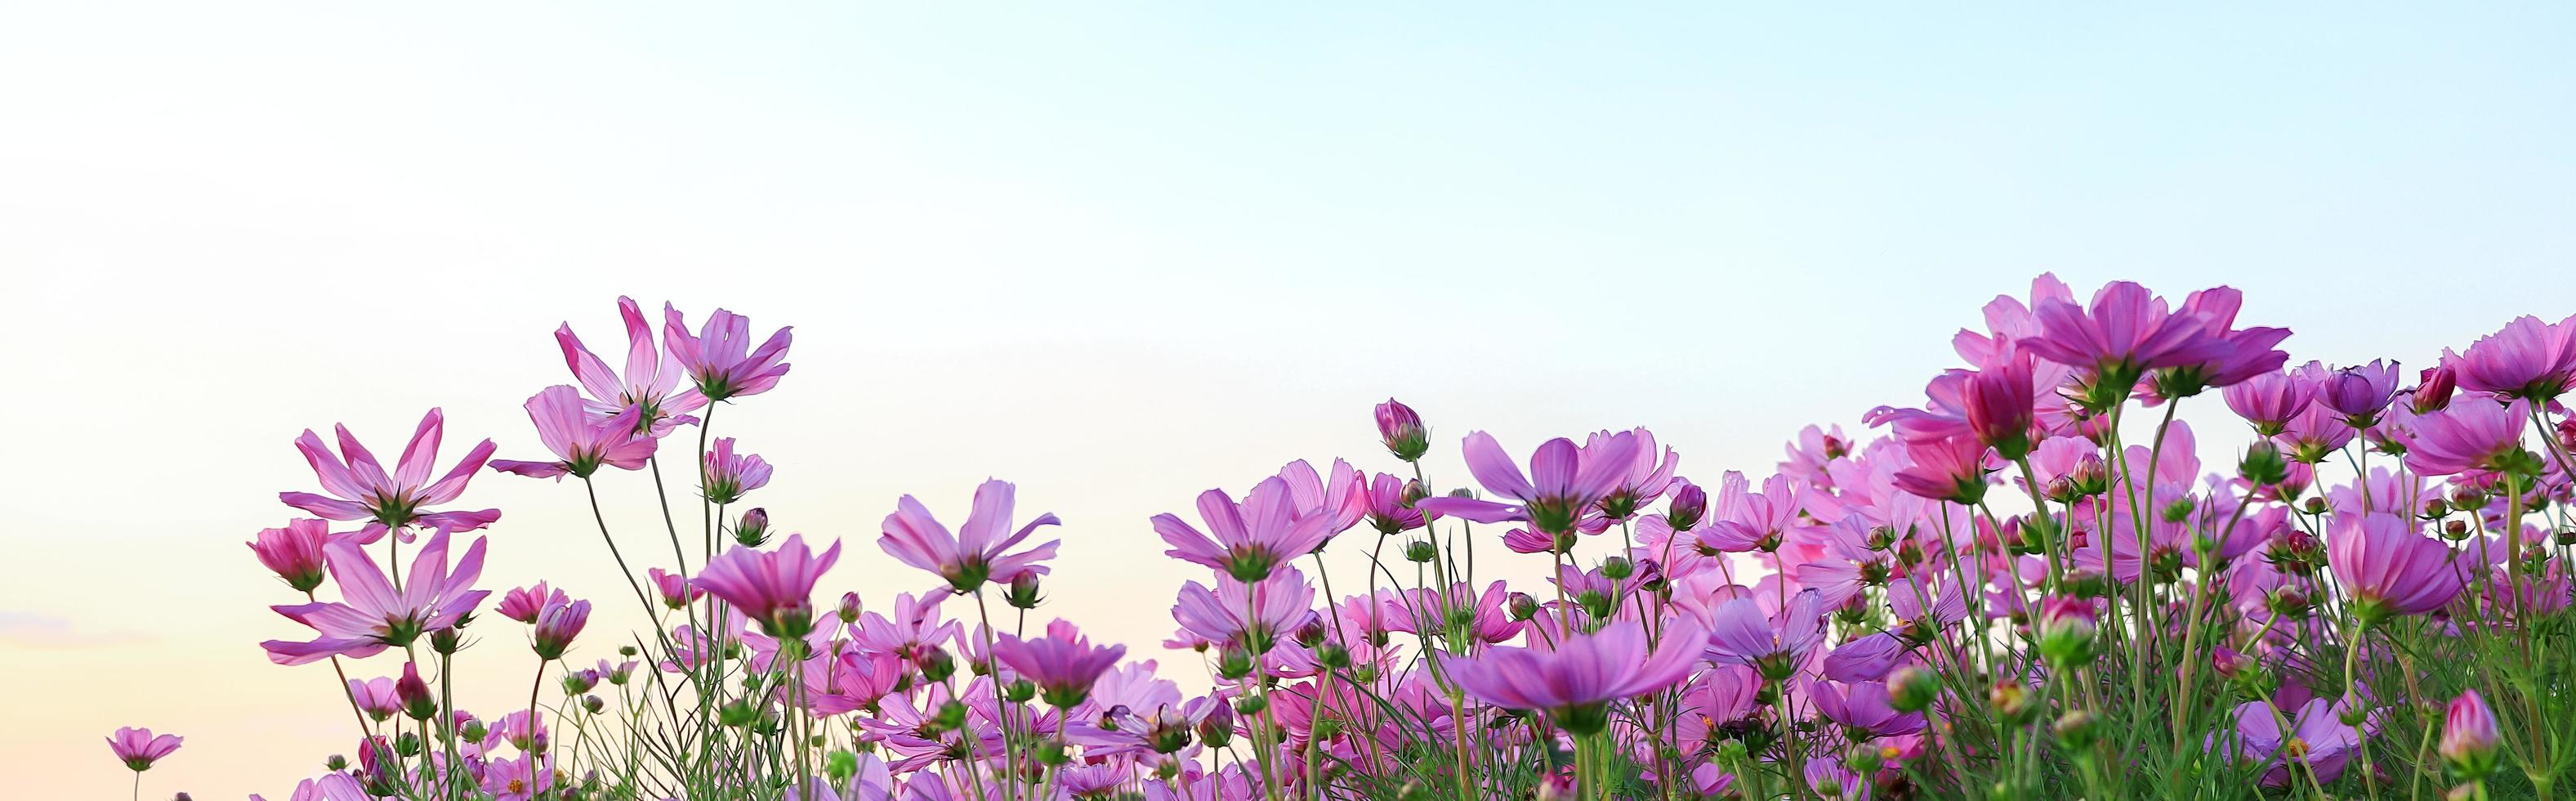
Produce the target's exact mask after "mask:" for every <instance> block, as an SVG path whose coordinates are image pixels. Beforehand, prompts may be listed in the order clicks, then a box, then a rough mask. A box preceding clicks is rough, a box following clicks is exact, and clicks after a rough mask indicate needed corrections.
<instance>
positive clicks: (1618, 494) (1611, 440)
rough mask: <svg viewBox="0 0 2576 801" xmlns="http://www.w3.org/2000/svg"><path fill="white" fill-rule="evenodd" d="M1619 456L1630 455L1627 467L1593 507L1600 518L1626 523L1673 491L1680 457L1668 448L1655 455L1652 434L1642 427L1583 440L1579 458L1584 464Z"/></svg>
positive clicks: (1600, 434) (1594, 435)
mask: <svg viewBox="0 0 2576 801" xmlns="http://www.w3.org/2000/svg"><path fill="white" fill-rule="evenodd" d="M1617 440H1627V442H1625V443H1621V442H1617ZM1618 453H1627V454H1630V456H1629V459H1630V461H1629V462H1628V468H1627V469H1626V470H1625V471H1623V472H1621V474H1620V475H1619V476H1618V478H1617V479H1616V480H1615V481H1613V482H1612V483H1611V486H1610V491H1609V492H1608V493H1606V494H1604V495H1602V496H1601V500H1600V501H1598V502H1596V503H1595V504H1594V506H1595V508H1596V510H1598V511H1599V512H1601V514H1602V516H1603V517H1606V518H1609V519H1611V520H1626V519H1628V518H1629V517H1630V516H1633V515H1635V514H1636V513H1637V510H1638V509H1640V508H1642V507H1644V506H1645V505H1647V504H1650V503H1653V502H1654V501H1655V499H1657V498H1661V497H1663V496H1664V491H1665V490H1668V489H1671V488H1672V486H1673V471H1674V470H1675V469H1677V468H1679V467H1680V466H1681V461H1682V458H1681V455H1680V454H1678V453H1675V452H1674V451H1673V449H1672V448H1671V447H1664V448H1662V451H1661V455H1660V456H1658V454H1657V448H1656V444H1655V432H1652V431H1648V430H1646V429H1643V428H1639V429H1635V430H1633V431H1617V432H1612V431H1601V432H1596V433H1594V434H1592V435H1591V436H1590V437H1587V438H1585V439H1584V442H1583V450H1582V458H1583V459H1584V460H1586V461H1589V460H1592V459H1605V460H1606V459H1608V458H1610V457H1611V456H1613V455H1615V454H1618Z"/></svg>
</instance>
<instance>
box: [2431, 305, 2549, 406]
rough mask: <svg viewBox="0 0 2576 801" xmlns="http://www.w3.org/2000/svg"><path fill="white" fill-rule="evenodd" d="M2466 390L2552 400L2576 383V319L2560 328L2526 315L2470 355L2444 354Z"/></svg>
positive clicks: (2472, 349)
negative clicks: (2571, 383) (2569, 385)
mask: <svg viewBox="0 0 2576 801" xmlns="http://www.w3.org/2000/svg"><path fill="white" fill-rule="evenodd" d="M2442 366H2443V367H2447V368H2450V370H2451V374H2452V376H2453V378H2454V379H2456V380H2457V381H2458V382H2459V386H2460V388H2461V389H2466V390H2468V391H2471V392H2484V393H2487V394H2490V395H2494V396H2496V397H2498V398H2519V399H2522V400H2530V401H2547V400H2549V399H2552V398H2556V397H2558V396H2559V395H2560V394H2562V393H2564V392H2566V391H2567V387H2568V384H2569V383H2570V382H2571V381H2576V317H2569V318H2567V319H2565V320H2560V321H2559V322H2558V324H2557V325H2550V324H2547V323H2543V322H2541V321H2540V318H2538V317H2532V316H2528V315H2525V316H2522V317H2516V318H2514V320H2513V322H2510V323H2506V324H2505V326H2504V330H2501V331H2497V332H2495V333H2493V334H2489V335H2487V336H2484V337H2480V338H2478V341H2477V342H2476V343H2473V344H2471V345H2469V349H2468V352H2466V353H2453V352H2451V350H2450V349H2449V348H2444V349H2442Z"/></svg>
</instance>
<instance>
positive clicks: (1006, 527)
mask: <svg viewBox="0 0 2576 801" xmlns="http://www.w3.org/2000/svg"><path fill="white" fill-rule="evenodd" d="M1016 493H1017V489H1016V488H1014V487H1013V486H1011V483H1010V482H1008V481H999V480H989V479H988V480H986V481H985V482H984V484H983V485H982V486H979V487H976V488H975V505H974V508H973V509H972V510H971V511H969V512H967V513H966V524H965V525H964V526H961V527H959V528H958V530H957V533H956V534H955V535H953V536H952V535H950V534H949V533H948V527H946V526H943V525H940V524H939V521H938V520H937V519H935V518H933V517H931V516H930V510H929V509H928V508H926V507H923V506H922V505H921V502H920V501H917V500H913V497H912V496H910V495H906V496H903V497H901V498H898V499H896V500H895V510H894V514H890V515H886V518H885V525H884V531H885V536H884V537H882V538H880V539H878V540H877V547H880V548H883V549H885V552H886V553H887V554H890V555H892V556H894V558H896V559H898V560H901V561H902V562H903V563H904V564H907V565H911V566H913V567H916V568H920V569H922V570H927V571H930V572H932V573H937V574H939V577H940V578H942V579H946V580H947V581H948V586H950V587H954V588H956V590H957V591H958V592H960V593H970V592H974V591H975V590H976V589H977V588H980V587H982V586H984V582H986V581H1003V582H1008V581H1013V580H1016V579H1018V578H1019V577H1020V576H1022V575H1045V574H1046V572H1047V567H1046V565H1043V564H1039V563H1040V562H1042V561H1044V560H1047V559H1053V558H1055V549H1056V545H1057V544H1058V543H1060V542H1062V541H1061V540H1048V541H1046V542H1044V543H1040V544H1039V545H1038V546H1037V547H1034V548H1030V549H1028V550H1025V551H1021V552H1019V553H1011V552H1010V550H1011V549H1012V548H1013V547H1016V546H1018V545H1019V544H1020V542H1021V541H1023V540H1026V539H1028V538H1029V535H1030V534H1033V533H1036V532H1037V530H1038V527H1039V526H1052V525H1056V524H1058V523H1059V522H1061V521H1058V520H1056V517H1055V514H1054V513H1053V512H1049V513H1046V514H1041V515H1038V516H1037V519H1034V520H1030V521H1029V524H1028V525H1025V526H1021V527H1020V528H1019V529H1018V530H1016V531H1014V530H1012V529H1011V510H1012V506H1013V505H1014V498H1015V497H1016Z"/></svg>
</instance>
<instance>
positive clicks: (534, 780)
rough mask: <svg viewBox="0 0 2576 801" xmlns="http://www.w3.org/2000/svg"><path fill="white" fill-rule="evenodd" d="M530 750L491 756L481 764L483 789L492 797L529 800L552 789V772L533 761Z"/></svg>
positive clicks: (495, 799) (503, 800)
mask: <svg viewBox="0 0 2576 801" xmlns="http://www.w3.org/2000/svg"><path fill="white" fill-rule="evenodd" d="M537 760H538V757H537V756H536V755H534V754H526V755H521V756H520V757H519V758H517V759H494V760H491V761H489V762H485V763H484V764H483V792H487V793H491V794H492V798H493V801H529V799H533V798H536V797H539V796H542V795H544V794H545V793H546V791H547V790H550V789H553V788H554V785H555V772H554V771H552V770H548V769H546V768H545V767H544V766H542V765H539V764H537Z"/></svg>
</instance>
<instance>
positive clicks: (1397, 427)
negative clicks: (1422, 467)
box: [1377, 398, 1431, 462]
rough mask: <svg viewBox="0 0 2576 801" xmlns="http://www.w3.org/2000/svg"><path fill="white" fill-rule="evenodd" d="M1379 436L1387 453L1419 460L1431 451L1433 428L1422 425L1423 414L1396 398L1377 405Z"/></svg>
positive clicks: (1409, 459) (1407, 459)
mask: <svg viewBox="0 0 2576 801" xmlns="http://www.w3.org/2000/svg"><path fill="white" fill-rule="evenodd" d="M1377 437H1378V441H1379V442H1381V443H1384V444H1385V445H1386V452H1387V453H1391V454H1394V455H1395V458H1398V459H1402V460H1404V461H1408V462H1412V461H1419V460H1421V459H1422V455H1423V454H1425V453H1429V452H1431V430H1430V429H1428V428H1424V427H1423V426H1422V415H1419V414H1415V413H1414V412H1413V407H1411V406H1406V405H1404V404H1401V403H1397V402H1396V400H1395V399H1394V398H1388V399H1386V402H1385V403H1381V404H1378V405H1377Z"/></svg>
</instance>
